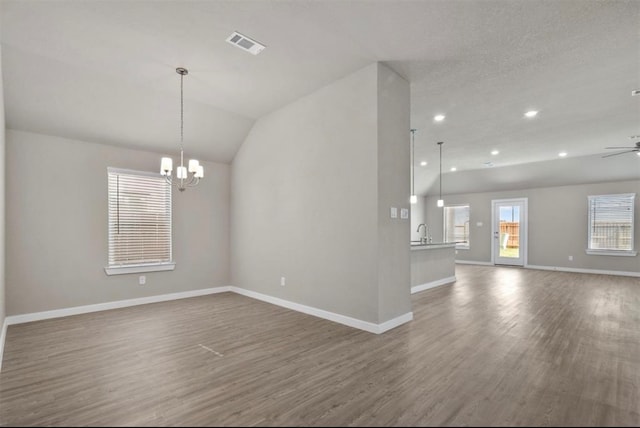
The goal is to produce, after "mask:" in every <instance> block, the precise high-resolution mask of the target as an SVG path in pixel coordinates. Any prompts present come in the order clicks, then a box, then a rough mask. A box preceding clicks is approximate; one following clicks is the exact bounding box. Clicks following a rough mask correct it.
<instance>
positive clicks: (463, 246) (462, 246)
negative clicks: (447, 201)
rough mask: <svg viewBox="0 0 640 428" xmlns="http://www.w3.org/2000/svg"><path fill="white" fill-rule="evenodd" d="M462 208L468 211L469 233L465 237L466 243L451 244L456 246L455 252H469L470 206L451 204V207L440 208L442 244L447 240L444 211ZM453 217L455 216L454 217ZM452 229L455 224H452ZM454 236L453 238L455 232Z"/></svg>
mask: <svg viewBox="0 0 640 428" xmlns="http://www.w3.org/2000/svg"><path fill="white" fill-rule="evenodd" d="M462 207H467V209H468V211H469V219H468V222H469V229H468V230H469V233H468V236H467V242H466V243H458V242H452V243H455V244H456V250H469V249H471V204H468V203H467V204H453V205H445V206H444V207H442V241H443V242H447V240H446V238H447V223H446V218H447V216H446V214H445V211H446V209H447V208H462ZM454 217H455V215H454ZM454 228H455V224H454ZM454 236H455V230H454Z"/></svg>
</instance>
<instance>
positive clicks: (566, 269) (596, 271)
mask: <svg viewBox="0 0 640 428" xmlns="http://www.w3.org/2000/svg"><path fill="white" fill-rule="evenodd" d="M524 267H525V268H527V269H539V270H553V271H558V272H575V273H591V274H599V275H617V276H633V277H636V278H640V272H626V271H621V270H603V269H582V268H570V267H563V266H538V265H525V266H524Z"/></svg>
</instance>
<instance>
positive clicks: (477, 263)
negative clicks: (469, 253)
mask: <svg viewBox="0 0 640 428" xmlns="http://www.w3.org/2000/svg"><path fill="white" fill-rule="evenodd" d="M456 263H457V264H460V265H480V266H493V263H491V262H476V261H473V260H456Z"/></svg>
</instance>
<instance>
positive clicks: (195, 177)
mask: <svg viewBox="0 0 640 428" xmlns="http://www.w3.org/2000/svg"><path fill="white" fill-rule="evenodd" d="M176 73H178V74H179V75H180V166H179V167H178V169H177V170H176V176H175V178H174V177H173V176H172V175H171V171H173V160H172V159H171V158H168V157H165V158H162V161H161V162H160V174H161V175H163V176H164V178H165V180H167V183H169V184H171V185H174V186H176V187H178V190H180V191H181V192H184V189H186V188H187V187H193V186H196V185H197V184H198V183H199V182H200V179H201V178H203V177H204V167H203V166H202V165H200V162H198V161H197V160H196V159H190V160H189V164H188V166H189V168H188V169H187V168H186V167H185V166H184V150H183V144H184V90H183V80H184V76H186V75H187V74H189V70H187V69H186V68H182V67H178V68H176ZM189 174H191V176H190V177H189Z"/></svg>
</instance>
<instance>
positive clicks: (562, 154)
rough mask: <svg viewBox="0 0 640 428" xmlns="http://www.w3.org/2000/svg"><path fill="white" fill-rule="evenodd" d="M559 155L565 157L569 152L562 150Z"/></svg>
mask: <svg viewBox="0 0 640 428" xmlns="http://www.w3.org/2000/svg"><path fill="white" fill-rule="evenodd" d="M558 156H560V157H561V158H563V157H565V156H567V152H560V153H558Z"/></svg>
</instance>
